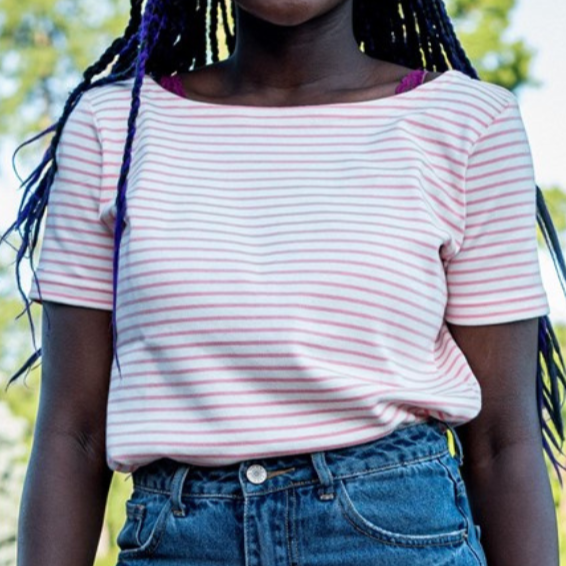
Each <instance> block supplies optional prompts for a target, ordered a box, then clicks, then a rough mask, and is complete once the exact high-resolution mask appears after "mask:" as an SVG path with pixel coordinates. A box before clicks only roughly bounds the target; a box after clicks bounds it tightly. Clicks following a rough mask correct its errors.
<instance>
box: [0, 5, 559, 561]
mask: <svg viewBox="0 0 566 566" xmlns="http://www.w3.org/2000/svg"><path fill="white" fill-rule="evenodd" d="M447 6H448V8H449V12H450V13H451V14H454V15H456V14H459V17H458V18H455V22H456V24H457V25H456V29H457V30H458V31H459V33H460V32H461V38H462V42H463V44H464V47H465V49H466V50H467V51H468V53H469V55H470V56H471V57H472V60H473V62H474V66H476V68H478V69H481V71H483V72H481V76H482V78H484V79H485V80H493V81H494V82H499V83H500V84H503V85H504V86H510V87H513V90H514V92H515V93H516V94H517V96H518V97H519V102H520V105H521V110H522V114H523V119H524V121H525V124H526V128H527V133H528V134H529V139H530V142H531V149H532V153H533V158H534V163H535V171H536V176H537V181H538V184H539V186H540V187H541V189H542V190H543V192H544V194H545V199H546V200H547V204H548V205H549V208H550V211H551V214H552V216H553V219H554V223H555V226H556V228H557V229H558V230H559V232H560V236H561V238H562V240H561V241H562V246H563V249H565V250H566V246H565V245H564V242H565V241H566V240H565V238H564V232H565V229H566V192H565V191H566V167H565V165H566V104H565V100H566V97H565V93H566V63H565V59H566V34H565V33H564V29H566V2H557V0H518V1H517V2H515V1H514V0H450V1H448V2H447ZM128 12H129V5H128V3H127V2H125V0H120V1H117V0H97V1H96V2H95V1H94V0H75V1H74V2H73V3H69V2H65V1H64V0H33V1H30V0H0V232H2V233H3V232H4V231H5V230H6V229H7V228H8V226H9V225H10V224H11V223H12V222H13V221H14V219H15V216H16V212H17V207H18V204H19V199H20V197H21V192H18V191H17V186H18V182H17V178H16V176H15V174H14V172H13V170H12V163H11V158H12V153H13V152H14V150H15V148H16V146H17V145H18V144H19V143H22V142H23V141H24V140H27V139H28V138H30V137H31V135H32V134H34V133H37V132H39V131H41V130H43V129H44V128H46V127H47V126H48V125H50V124H51V123H52V122H53V120H55V119H57V118H58V117H59V115H60V112H61V110H62V105H63V103H64V101H65V99H66V97H67V96H68V92H69V90H71V89H72V88H73V87H74V86H75V85H76V84H77V82H78V81H79V80H80V72H82V70H84V69H85V68H86V67H87V66H89V65H90V64H91V63H92V62H94V61H95V60H97V59H98V57H99V56H100V54H101V52H102V50H103V49H104V48H105V47H106V46H107V45H109V43H110V41H111V40H112V38H113V37H115V36H117V35H121V33H122V31H123V29H124V27H125V24H126V22H127V15H128ZM50 18H51V19H52V20H53V22H54V23H55V25H56V26H59V28H60V34H62V37H63V39H64V40H65V41H63V43H61V44H58V43H57V42H61V37H55V38H54V37H51V36H50V34H49V32H48V30H49V29H50V26H49V25H46V22H47V23H49V20H50ZM479 28H481V29H479ZM22 30H23V31H22ZM26 30H27V31H26ZM15 31H18V32H19V35H18V34H16V33H15ZM26 33H27V36H26V35H25V34H26ZM494 34H495V40H494V39H493V38H494ZM22 37H24V39H23V40H22ZM498 37H499V39H501V40H502V41H503V40H504V41H505V42H507V43H512V41H513V40H522V41H523V42H524V46H523V47H525V49H523V48H518V47H517V48H516V49H506V50H505V53H506V55H505V57H501V58H499V59H498V58H497V57H495V56H494V55H493V53H492V54H489V53H488V54H487V55H486V54H485V53H484V51H485V46H486V44H487V43H490V45H491V44H493V45H492V48H494V49H496V50H497V49H499V47H500V46H499V44H498V42H497V40H498ZM30 45H31V47H32V48H33V49H31V50H30ZM60 45H64V46H65V47H64V49H65V54H66V55H67V56H66V57H61V58H60V59H57V57H58V55H57V53H58V51H57V49H60ZM501 49H502V48H501ZM529 50H530V51H532V58H531V59H529V57H528V56H526V55H525V53H526V52H528V51H529ZM475 57H478V58H480V57H481V60H480V59H476V58H475ZM476 63H478V64H476ZM41 69H45V70H46V71H45V75H44V76H41ZM498 69H501V70H500V71H498ZM46 77H51V79H50V80H48V79H46ZM40 79H41V80H40ZM516 85H521V86H518V88H516V89H515V88H514V87H515V86H516ZM43 141H44V140H42V142H43ZM40 148H41V151H40ZM44 149H45V145H42V143H40V142H38V143H36V144H31V145H30V146H29V147H28V148H25V149H24V150H23V151H22V152H21V153H20V154H18V158H17V168H18V172H19V174H20V176H21V177H22V178H26V177H27V175H29V173H30V172H31V171H32V169H33V167H35V166H36V165H37V163H38V162H39V159H40V157H41V156H42V152H43V151H44ZM539 236H540V234H539ZM13 243H14V242H13ZM13 261H14V254H13V251H12V250H11V249H10V248H9V247H8V246H6V245H3V246H0V301H1V302H0V333H1V338H0V380H1V382H2V383H3V384H5V383H7V380H8V377H9V376H10V375H12V374H13V373H14V371H15V370H16V369H17V368H19V367H20V366H21V364H22V362H23V361H24V360H25V359H26V358H27V357H28V356H29V355H30V354H31V353H32V342H31V334H30V331H29V327H28V325H27V321H26V320H25V316H24V317H21V318H20V319H19V320H16V317H17V315H18V314H19V313H20V311H21V309H22V307H23V303H21V302H20V299H19V297H18V295H17V292H16V285H15V274H14V265H13ZM540 261H541V267H542V271H543V279H544V284H545V288H546V290H547V294H548V297H549V300H550V304H551V315H550V316H551V320H552V322H553V324H554V326H555V329H556V330H557V333H558V336H559V338H560V340H561V344H562V350H563V352H565V353H566V340H565V338H566V331H565V328H566V298H565V296H564V293H563V291H562V290H561V288H560V284H559V280H558V278H557V276H556V273H555V270H554V267H553V265H552V261H551V258H550V256H549V254H548V253H547V249H546V246H545V244H544V242H543V241H542V239H541V247H540ZM29 277H30V273H29V271H28V270H27V263H26V264H25V265H23V270H22V286H23V288H24V290H25V291H26V292H27V290H28V286H29ZM33 309H34V315H35V317H36V320H37V324H36V338H37V339H38V340H39V339H40V326H39V321H40V307H39V306H38V305H34V306H33ZM39 373H40V372H39V371H37V370H36V371H34V372H33V373H32V374H31V375H30V376H29V378H28V380H27V387H25V386H24V385H22V384H16V385H15V386H13V387H11V388H10V389H9V391H8V392H5V391H4V388H2V390H1V392H0V478H1V479H0V481H1V482H2V483H1V484H0V566H12V565H15V563H16V560H15V540H16V522H17V511H18V505H19V500H20V495H21V488H22V482H23V478H24V473H25V467H26V464H27V460H28V458H29V450H30V446H31V439H32V433H33V422H34V415H35V412H36V408H37V399H38V390H39V377H40V376H39ZM549 474H550V476H551V478H552V485H553V492H554V496H555V503H556V512H557V516H558V521H559V526H560V535H561V549H562V555H563V558H562V564H564V565H566V494H565V495H562V494H561V492H560V490H559V489H558V484H557V481H556V479H555V476H554V472H553V471H551V470H550V467H549ZM130 489H131V484H130V480H129V479H128V478H126V476H124V475H121V474H116V475H115V478H114V481H113V485H112V488H111V494H110V499H109V503H108V507H107V517H106V521H105V527H104V529H103V532H102V536H101V540H100V544H99V550H98V555H97V562H96V565H97V566H107V565H108V566H110V565H112V564H115V563H116V547H115V538H116V536H117V533H118V531H119V529H120V528H121V526H122V524H123V521H124V500H125V498H126V497H127V496H128V494H129V492H130ZM563 541H564V542H563Z"/></svg>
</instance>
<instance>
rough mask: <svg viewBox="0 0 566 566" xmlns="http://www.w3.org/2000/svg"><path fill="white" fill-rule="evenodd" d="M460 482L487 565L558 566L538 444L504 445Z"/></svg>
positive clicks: (468, 467)
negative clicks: (480, 531)
mask: <svg viewBox="0 0 566 566" xmlns="http://www.w3.org/2000/svg"><path fill="white" fill-rule="evenodd" d="M462 477H463V479H464V482H465V484H466V488H467V491H468V494H469V499H470V506H471V508H472V513H473V515H474V518H475V520H476V521H477V523H479V525H480V527H481V530H482V544H483V547H484V549H485V553H486V556H487V562H488V565H489V566H558V564H559V558H558V529H557V523H556V512H555V508H554V502H553V498H552V491H551V487H550V481H549V477H548V472H547V469H546V466H545V462H544V458H543V455H542V450H541V447H540V445H538V444H537V443H523V444H515V445H512V446H508V447H507V448H505V449H503V450H501V451H500V452H499V453H498V454H497V456H495V457H493V458H492V459H491V460H489V462H488V463H484V464H483V465H474V464H473V462H469V461H468V462H466V458H464V463H463V467H462Z"/></svg>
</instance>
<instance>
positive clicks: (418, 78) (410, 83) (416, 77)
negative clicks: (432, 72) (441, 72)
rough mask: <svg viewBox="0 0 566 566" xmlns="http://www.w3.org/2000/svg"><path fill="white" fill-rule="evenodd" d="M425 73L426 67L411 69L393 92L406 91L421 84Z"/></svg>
mask: <svg viewBox="0 0 566 566" xmlns="http://www.w3.org/2000/svg"><path fill="white" fill-rule="evenodd" d="M427 73H428V71H427V69H415V70H414V71H411V72H410V73H409V74H408V75H405V76H404V77H403V79H402V80H401V82H400V83H399V85H398V86H397V88H396V89H395V94H401V93H402V92H406V91H408V90H411V89H413V88H415V87H417V86H419V85H421V84H423V83H424V80H425V77H426V75H427Z"/></svg>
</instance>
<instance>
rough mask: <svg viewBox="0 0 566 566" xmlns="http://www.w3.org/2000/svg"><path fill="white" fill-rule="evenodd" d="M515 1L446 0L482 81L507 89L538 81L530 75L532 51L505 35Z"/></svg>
mask: <svg viewBox="0 0 566 566" xmlns="http://www.w3.org/2000/svg"><path fill="white" fill-rule="evenodd" d="M516 4H517V2H516V0H446V7H447V10H448V14H449V15H450V17H451V18H452V20H453V22H454V24H455V27H456V30H457V32H458V37H459V38H460V41H461V43H462V45H463V47H464V49H465V50H466V53H467V54H468V56H469V57H470V59H471V60H472V63H473V65H474V67H475V68H476V69H477V70H478V73H479V75H480V77H481V78H482V79H483V80H486V81H489V82H494V83H496V84H500V85H502V86H504V87H506V88H508V89H510V90H515V89H516V88H518V87H519V86H522V85H524V84H528V85H530V86H538V85H539V84H540V83H539V82H538V81H536V80H535V79H534V78H533V77H531V76H530V65H531V61H532V58H533V56H534V54H535V50H534V49H533V48H532V47H529V46H528V45H527V44H526V42H525V41H524V40H522V39H517V40H510V39H507V38H506V37H505V34H506V31H507V30H508V28H509V25H510V23H511V16H512V15H513V10H514V8H515V6H516Z"/></svg>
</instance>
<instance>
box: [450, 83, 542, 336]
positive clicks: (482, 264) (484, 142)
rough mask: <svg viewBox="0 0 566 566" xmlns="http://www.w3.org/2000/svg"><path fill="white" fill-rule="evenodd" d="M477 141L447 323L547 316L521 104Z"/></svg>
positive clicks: (509, 108)
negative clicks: (462, 236)
mask: <svg viewBox="0 0 566 566" xmlns="http://www.w3.org/2000/svg"><path fill="white" fill-rule="evenodd" d="M509 94H510V98H511V100H510V102H509V104H508V105H507V106H506V107H505V108H504V110H503V111H501V112H500V113H499V114H498V115H497V117H496V118H495V119H494V120H493V121H492V122H491V123H490V125H489V126H487V128H486V129H485V130H484V131H483V133H482V134H481V135H480V138H479V139H478V140H477V141H476V142H475V144H474V146H473V149H472V151H471V153H470V155H469V161H468V165H467V169H466V176H465V200H466V221H465V231H464V238H463V240H462V244H461V246H460V248H459V249H458V250H457V252H456V254H455V255H454V256H453V257H452V258H450V259H449V260H448V262H447V264H445V270H446V282H447V293H448V299H447V306H446V310H445V320H446V321H448V322H450V323H454V324H461V325H467V326H472V325H480V324H496V323H504V322H511V321H515V320H522V319H527V318H534V317H540V316H544V315H546V314H548V313H549V312H550V307H549V302H548V297H547V295H546V292H545V289H544V287H543V282H542V276H541V270H540V264H539V257H538V246H537V238H536V229H537V226H536V181H535V175H534V169H533V159H532V154H531V149H530V145H529V141H528V137H527V133H526V131H525V126H524V123H523V120H522V116H521V113H520V108H519V105H518V102H517V98H516V96H515V95H514V94H512V93H509Z"/></svg>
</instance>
